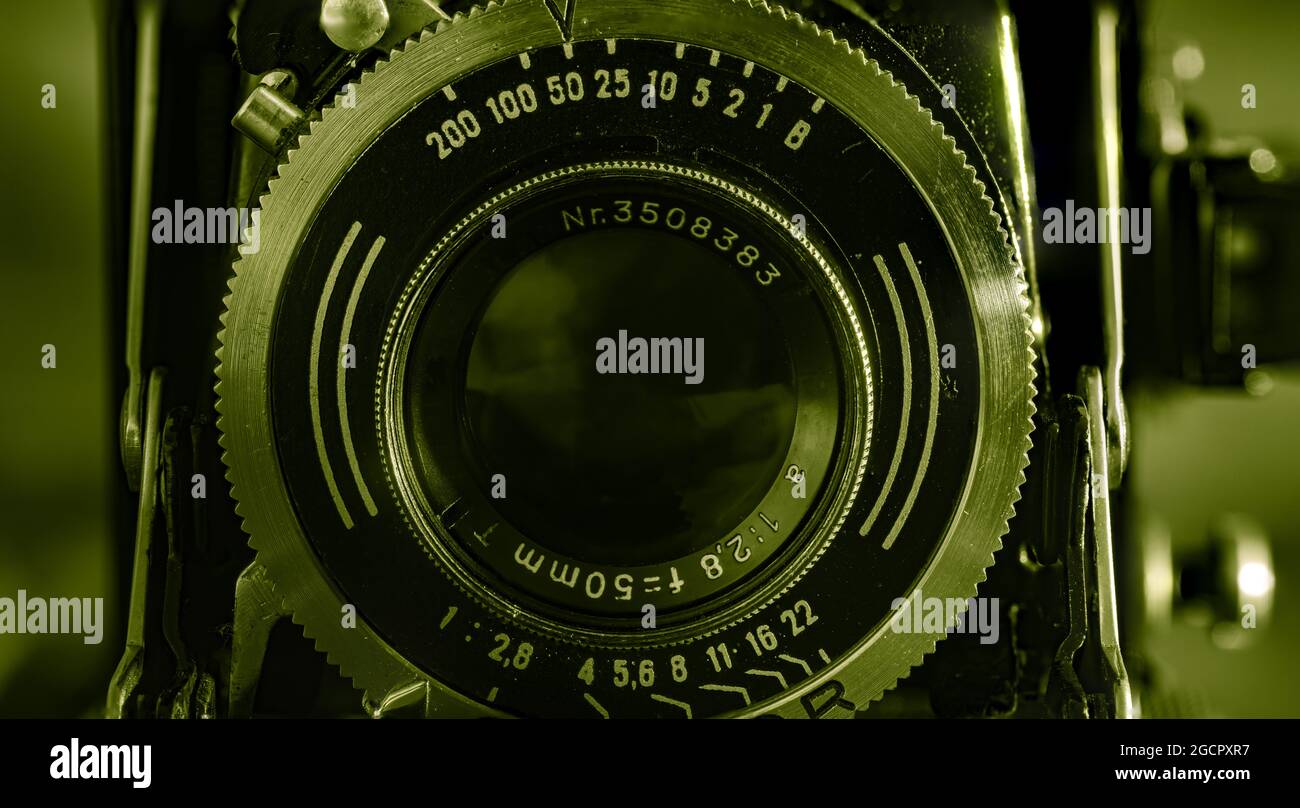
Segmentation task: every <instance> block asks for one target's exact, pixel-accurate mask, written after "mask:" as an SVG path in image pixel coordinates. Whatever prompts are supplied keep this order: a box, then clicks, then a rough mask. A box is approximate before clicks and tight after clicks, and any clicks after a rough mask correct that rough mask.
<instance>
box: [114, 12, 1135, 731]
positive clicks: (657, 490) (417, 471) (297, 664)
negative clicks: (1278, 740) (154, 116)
mask: <svg viewBox="0 0 1300 808" xmlns="http://www.w3.org/2000/svg"><path fill="white" fill-rule="evenodd" d="M948 5H950V4H944V3H933V4H930V3H909V4H904V5H903V6H902V7H899V8H893V9H892V10H891V8H889V7H882V8H880V9H873V8H867V7H865V5H862V4H857V3H848V2H846V3H843V4H841V3H830V2H827V3H806V4H800V7H799V8H797V9H791V8H786V7H784V6H780V5H777V4H775V3H770V4H769V3H762V2H757V0H755V2H749V1H748V0H734V1H733V0H672V1H671V2H660V3H618V2H612V0H568V2H567V3H566V2H559V1H558V0H557V1H556V2H552V1H551V0H513V1H512V2H503V3H496V4H489V5H486V6H484V7H482V8H468V7H467V8H465V9H461V8H459V7H458V4H448V3H444V4H442V6H441V8H433V7H431V6H428V5H426V4H423V3H407V2H398V0H390V2H388V3H386V4H385V3H369V4H367V3H356V4H338V3H331V2H326V3H323V4H321V3H316V2H297V3H271V2H258V0H247V2H245V3H244V4H243V5H242V7H241V8H240V9H239V13H238V16H237V19H236V20H235V27H234V37H233V39H234V42H235V45H236V47H237V50H238V56H239V60H240V64H241V68H242V72H241V73H240V75H238V76H232V75H223V76H222V77H221V79H220V80H214V81H212V82H211V86H208V87H204V88H203V91H202V92H201V93H200V96H201V97H202V99H203V103H202V104H200V105H199V109H198V110H197V111H198V112H199V113H201V114H195V115H193V116H192V119H191V120H188V121H182V120H179V119H178V120H177V121H175V122H174V125H171V126H160V127H159V135H160V137H161V138H163V139H164V142H165V143H169V144H170V143H175V142H180V141H182V140H184V139H185V138H186V137H187V135H188V134H190V132H189V127H193V130H194V131H195V132H198V131H200V130H201V131H203V132H204V136H203V137H202V138H195V139H194V140H193V141H192V143H193V148H195V149H200V150H204V153H205V154H207V155H212V154H223V153H228V154H229V155H230V159H229V161H228V166H227V168H228V169H229V170H228V171H225V170H222V171H217V170H212V169H209V168H207V167H205V166H202V165H200V166H199V170H197V171H190V172H182V171H179V170H177V171H169V170H166V168H167V167H164V166H160V165H157V164H156V163H155V164H154V165H152V166H151V167H150V166H144V167H142V166H141V162H142V158H141V157H140V156H139V155H140V152H139V151H138V150H137V158H136V160H135V171H136V176H137V178H139V177H140V175H141V174H140V172H141V171H142V170H143V172H144V176H145V177H149V176H150V171H149V168H152V175H153V177H154V178H155V179H154V181H152V182H150V183H146V184H145V185H144V186H143V187H144V188H146V189H147V190H146V191H144V192H142V194H143V195H144V196H145V201H144V202H140V203H138V207H139V208H141V209H143V210H149V209H152V208H153V207H155V205H153V204H152V202H156V201H157V200H158V199H168V198H171V199H175V200H181V199H196V202H197V204H198V206H199V207H200V208H204V207H220V208H223V209H233V208H238V209H242V210H247V211H249V212H250V214H251V215H250V216H249V218H248V221H251V222H252V223H253V224H252V227H251V228H250V229H248V230H245V232H244V234H243V238H242V239H241V241H242V244H241V245H239V246H238V249H237V250H235V249H232V247H234V245H230V244H225V245H222V244H210V245H206V246H205V247H202V248H201V249H196V250H193V251H191V252H187V253H186V260H191V261H194V264H193V266H195V267H196V268H197V269H198V272H196V273H195V274H194V275H192V276H188V277H184V278H181V277H178V276H177V274H176V273H174V272H170V271H169V267H172V266H176V261H177V260H178V258H179V256H180V253H179V249H180V248H181V245H178V244H165V243H164V244H159V243H154V244H152V245H149V244H143V243H142V244H140V245H137V247H134V248H133V251H132V252H133V255H136V256H138V259H137V260H133V261H132V266H131V267H130V272H131V274H132V278H133V279H134V278H135V277H136V276H137V274H138V275H140V276H141V277H140V281H139V283H134V282H133V283H132V285H131V288H132V289H133V292H132V294H133V295H135V294H136V292H138V293H139V295H138V299H137V298H136V297H133V298H132V300H133V303H134V307H133V308H132V311H133V312H134V314H135V318H134V319H133V318H132V316H131V314H129V315H128V329H129V333H130V334H136V335H139V336H138V337H131V336H129V337H128V355H131V346H132V345H136V346H137V347H138V348H139V352H138V355H137V356H135V357H134V358H135V361H134V363H133V362H130V361H129V362H128V365H129V366H130V367H131V368H132V370H133V376H132V380H131V383H130V386H129V389H128V391H127V394H126V396H125V397H124V406H123V430H122V432H123V457H124V464H125V466H126V468H127V471H128V475H129V476H131V477H132V478H133V482H135V483H137V485H138V489H139V492H140V509H139V521H138V529H137V535H136V549H135V556H134V558H135V563H134V565H133V585H132V616H131V631H130V636H129V640H128V648H127V652H126V654H125V655H124V657H123V660H122V663H121V665H120V666H119V668H118V671H117V673H116V674H115V676H114V679H113V682H112V684H111V686H110V691H109V699H108V704H109V712H110V714H111V715H116V716H164V715H169V716H173V717H192V716H250V715H254V714H279V715H283V714H345V713H349V712H355V711H357V709H358V700H357V699H356V698H355V696H354V695H353V694H354V693H355V691H354V690H353V689H352V688H353V686H355V688H356V689H358V690H361V691H363V692H364V696H363V697H362V698H361V699H360V705H359V706H360V708H361V709H362V710H364V711H365V712H366V713H368V714H370V715H373V716H389V715H408V714H418V715H426V716H478V715H573V716H588V717H597V716H604V717H611V716H612V717H619V716H665V717H667V716H678V717H680V716H685V717H697V716H698V717H703V716H706V715H722V714H728V715H729V714H736V715H768V716H782V717H804V716H806V717H823V716H826V717H852V716H855V715H866V716H868V717H872V716H881V715H944V716H991V715H998V716H1011V715H1015V716H1048V715H1052V716H1080V717H1082V716H1093V717H1111V716H1121V717H1123V716H1129V715H1132V714H1133V713H1134V704H1133V697H1132V694H1131V692H1130V687H1129V683H1128V677H1127V673H1126V672H1125V668H1124V663H1123V660H1122V657H1121V655H1120V651H1119V641H1118V636H1119V635H1118V617H1117V615H1116V611H1115V610H1116V593H1115V589H1116V587H1115V576H1114V562H1113V558H1112V556H1113V552H1112V548H1111V536H1110V523H1111V518H1112V517H1111V512H1110V499H1111V491H1112V488H1117V487H1118V481H1119V478H1120V475H1121V474H1122V469H1123V465H1124V462H1125V458H1126V451H1127V449H1126V440H1127V438H1126V430H1125V426H1124V413H1123V405H1122V398H1121V397H1120V395H1119V391H1118V378H1119V376H1118V374H1119V363H1120V362H1121V361H1122V353H1121V352H1118V351H1117V350H1116V349H1115V348H1114V346H1115V345H1117V344H1119V336H1120V334H1119V333H1118V332H1119V331H1120V329H1121V326H1120V324H1119V323H1120V320H1119V317H1118V314H1117V306H1118V294H1119V293H1118V288H1117V280H1116V279H1117V277H1118V274H1117V273H1118V268H1117V267H1116V266H1114V265H1113V264H1112V263H1108V262H1113V261H1114V260H1115V259H1114V256H1113V255H1111V257H1110V258H1106V259H1104V260H1103V261H1101V271H1100V272H1098V274H1097V279H1098V286H1099V287H1100V288H1101V295H1100V301H1099V304H1098V306H1097V307H1096V310H1095V311H1093V315H1094V318H1093V323H1094V324H1095V329H1094V330H1093V332H1092V333H1087V334H1081V333H1071V334H1070V335H1069V337H1068V341H1070V342H1072V343H1074V342H1077V343H1083V344H1093V343H1096V342H1101V343H1104V344H1105V345H1107V346H1110V347H1109V348H1108V349H1103V350H1102V351H1100V352H1095V353H1096V355H1098V356H1100V357H1101V358H1102V359H1104V367H1097V366H1093V365H1091V364H1089V363H1087V362H1080V361H1071V359H1070V357H1071V354H1072V352H1070V351H1067V352H1065V356H1066V357H1067V358H1066V361H1065V362H1062V364H1061V366H1058V367H1057V368H1056V374H1057V377H1056V379H1055V388H1056V390H1055V391H1054V389H1053V388H1054V385H1053V384H1052V381H1053V379H1052V378H1051V377H1049V376H1048V369H1047V362H1046V357H1047V356H1048V355H1049V354H1048V353H1047V345H1046V332H1047V328H1046V327H1045V325H1044V323H1045V322H1046V317H1045V314H1044V308H1045V306H1044V302H1043V301H1040V299H1039V287H1038V282H1037V278H1036V273H1035V266H1036V264H1035V250H1034V244H1035V243H1036V241H1037V233H1036V225H1035V221H1036V219H1035V211H1036V209H1037V207H1036V202H1035V199H1034V185H1033V169H1032V161H1031V159H1030V155H1029V153H1028V146H1027V143H1028V138H1027V127H1028V123H1027V120H1026V115H1025V111H1024V90H1023V86H1022V76H1021V75H1020V68H1019V66H1018V62H1017V55H1016V54H1017V43H1016V31H1015V26H1014V20H1013V18H1012V17H1011V15H1010V14H1009V13H1008V12H1007V11H1006V9H1005V8H1004V7H1003V6H1002V5H1001V4H999V3H993V2H990V3H970V4H962V6H961V8H960V9H959V10H954V9H951V8H948V7H947V6H948ZM378 9H382V10H383V12H384V13H383V14H382V15H380V14H379V13H378ZM362 11H366V13H362ZM151 13H153V14H155V15H156V16H153V17H150V16H149V14H151ZM169 13H170V11H169ZM141 15H142V16H141V19H139V20H138V21H137V22H138V31H139V34H138V37H139V39H138V41H137V43H136V44H137V48H139V49H140V52H141V53H146V54H147V53H149V52H151V51H149V48H150V43H151V42H152V43H154V45H155V46H158V45H159V43H167V42H170V43H172V44H171V45H169V46H168V49H164V50H163V53H164V57H163V58H162V61H161V63H162V64H166V59H167V58H168V57H167V55H166V54H168V53H171V52H172V51H170V50H169V48H174V47H175V43H185V42H189V41H202V42H203V43H205V44H204V46H203V48H204V50H202V51H201V55H203V56H204V58H199V59H198V60H197V63H198V64H200V65H202V64H208V63H210V62H212V63H215V59H216V55H217V54H220V52H221V49H222V47H224V46H225V44H226V43H224V42H216V43H211V42H209V40H208V39H207V38H206V35H207V34H209V33H210V32H211V28H212V25H213V19H212V18H211V16H210V15H207V16H205V15H204V13H202V12H195V11H193V10H186V11H184V12H180V13H179V14H178V15H177V16H176V17H166V16H164V15H163V13H162V11H161V10H159V9H157V8H153V7H149V6H145V7H143V11H142V12H141ZM380 23H382V24H380ZM1096 25H1097V26H1098V28H1097V30H1099V31H1100V32H1101V34H1100V35H1098V36H1097V37H1096V39H1097V42H1098V43H1100V44H1099V45H1098V46H1097V47H1098V48H1101V49H1102V52H1101V53H1100V55H1099V60H1100V61H1101V62H1104V61H1105V58H1106V57H1107V53H1106V52H1105V47H1106V45H1105V43H1106V42H1107V41H1108V40H1107V37H1106V35H1105V34H1106V31H1107V30H1108V29H1107V26H1111V28H1110V29H1109V30H1110V33H1111V35H1112V37H1113V33H1114V31H1113V27H1114V26H1115V25H1116V19H1115V18H1114V16H1113V14H1112V15H1111V16H1109V17H1108V16H1107V15H1106V13H1102V14H1100V15H1099V17H1098V19H1097V20H1096ZM169 26H170V27H169ZM171 27H174V28H176V29H177V30H176V31H172V30H171ZM268 32H271V33H268ZM169 34H170V36H169ZM1112 44H1113V42H1112ZM155 55H156V54H155ZM191 55H192V53H191ZM206 55H212V59H211V60H208V59H206ZM1110 55H1111V56H1113V55H1114V54H1113V53H1111V54H1110ZM150 75H151V74H150V71H149V69H148V65H147V59H143V58H142V59H141V66H140V67H139V68H138V69H137V74H136V81H137V99H138V98H141V97H145V96H146V95H147V93H141V92H140V86H139V85H140V82H141V81H145V82H146V83H147V82H148V79H149V76H150ZM152 75H153V77H154V79H157V78H158V77H159V76H162V77H164V78H165V77H167V76H168V75H171V74H169V73H168V72H167V71H165V70H161V71H157V72H155V73H153V74H152ZM209 78H211V75H209ZM160 86H161V88H162V89H161V93H162V95H161V100H160V103H159V107H158V108H159V109H178V108H179V109H182V110H184V109H186V108H185V107H177V106H175V105H169V104H165V103H163V101H165V100H166V99H168V98H170V97H171V95H170V94H171V93H173V92H178V89H177V88H176V87H174V86H169V85H168V83H167V82H166V81H163V82H161V85H160ZM241 96H242V97H243V99H244V100H243V103H242V104H237V103H235V102H236V101H238V99H239V98H240V97H241ZM1096 98H1097V104H1098V110H1099V112H1098V115H1097V118H1098V133H1097V142H1098V143H1099V144H1101V145H1100V146H1099V159H1100V160H1101V162H1102V163H1103V164H1104V165H1107V166H1108V168H1113V169H1114V170H1115V171H1118V163H1117V162H1116V163H1114V164H1113V165H1112V164H1110V163H1107V161H1117V160H1118V155H1117V153H1113V152H1115V151H1117V150H1116V149H1109V148H1108V147H1107V146H1106V144H1107V143H1108V142H1109V140H1108V138H1111V137H1112V136H1114V135H1115V132H1114V131H1111V129H1110V128H1109V127H1112V126H1116V125H1117V124H1115V122H1114V121H1113V120H1112V118H1111V117H1109V116H1107V115H1106V114H1105V113H1106V111H1107V110H1108V109H1109V107H1108V106H1107V104H1108V103H1111V104H1113V103H1115V102H1114V98H1112V97H1110V96H1109V95H1108V93H1107V91H1106V86H1105V84H1104V82H1103V83H1102V84H1101V86H1100V87H1099V88H1097V89H1096ZM1108 99H1109V100H1108ZM223 106H225V107H228V108H230V109H234V108H236V107H238V112H236V114H235V117H234V121H233V123H234V127H235V128H236V129H238V130H239V132H241V133H242V135H243V136H242V137H239V136H233V135H231V134H229V132H227V133H226V134H225V135H224V136H218V135H214V134H213V132H212V127H211V117H212V116H211V115H210V114H207V112H209V111H210V110H211V109H220V108H221V107H223ZM162 123H168V121H166V120H164V121H162ZM168 130H170V132H171V134H170V135H167V134H165V133H166V132H167V131H168ZM223 137H224V139H223ZM173 139H174V140H173ZM155 154H160V155H170V156H171V157H172V159H176V160H178V161H179V162H181V163H184V162H185V159H184V157H183V154H182V153H181V152H179V151H174V152H169V151H168V150H167V149H165V148H160V149H157V150H156V151H155ZM173 167H174V166H173ZM137 185H139V184H138V183H137ZM1112 192H1113V193H1117V189H1115V188H1108V186H1107V185H1106V183H1104V182H1103V183H1102V193H1103V196H1105V194H1109V193H1112ZM1103 201H1104V200H1103ZM204 202H206V203H208V204H206V205H205V204H203V203H204ZM254 229H255V231H256V232H253V231H254ZM235 252H238V255H233V253H235ZM195 255H198V256H199V257H198V259H197V260H195V259H194V258H193V256H195ZM232 258H233V259H234V266H235V269H234V277H233V279H232V280H230V282H229V289H228V290H226V289H223V288H220V287H223V286H224V285H225V283H226V281H227V279H228V276H229V274H230V273H229V261H230V259H232ZM146 266H147V270H148V271H147V272H146ZM146 300H147V301H148V303H147V305H146V304H145V302H144V301H146ZM1045 302H1046V303H1048V304H1050V301H1045ZM1064 305H1065V306H1066V307H1069V305H1070V304H1069V303H1066V304H1064ZM1048 308H1050V306H1048ZM145 312H148V313H149V314H148V315H146V314H145ZM209 315H211V316H209ZM1074 316H1076V317H1077V316H1078V315H1077V312H1076V313H1075V315H1074ZM1084 319H1086V318H1084ZM218 323H219V326H218ZM146 335H147V337H146ZM1098 336H1100V337H1101V339H1098ZM214 340H215V342H214ZM593 360H594V361H593ZM1099 364H1102V363H1099ZM145 368H149V369H150V373H149V374H148V376H147V378H146V374H145V373H144V369H145ZM1062 372H1065V373H1070V374H1071V378H1070V379H1068V381H1067V383H1065V384H1063V383H1062V381H1061V379H1060V373H1062ZM214 378H215V379H216V382H215V386H214V385H213V384H212V382H213V379H214ZM1063 390H1068V391H1071V392H1059V391H1063ZM226 482H228V483H229V484H230V485H229V487H227V485H226ZM245 534H248V536H251V544H252V550H250V549H249V548H248V547H247V546H245V543H244V536H245ZM294 624H300V625H301V626H302V628H303V630H305V632H306V635H307V637H308V638H309V639H303V638H302V637H301V636H297V631H298V629H297V627H296V626H295V625H294ZM940 640H942V642H940ZM320 652H323V654H322V653H320ZM326 655H327V657H328V661H329V662H330V663H332V664H326ZM923 660H924V664H921V663H922V662H923ZM918 665H920V667H916V666H918ZM334 666H337V670H336V668H335V667H334ZM338 673H341V674H342V675H343V676H344V677H347V679H350V680H351V683H352V684H351V685H349V684H348V682H346V681H343V680H342V679H340V677H339V676H338ZM909 673H910V675H909ZM903 677H905V678H903ZM900 678H902V680H901V682H900ZM957 682H960V685H959V686H958V685H957V684H955V683H957ZM868 708H869V709H868Z"/></svg>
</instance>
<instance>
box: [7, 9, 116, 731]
mask: <svg viewBox="0 0 1300 808" xmlns="http://www.w3.org/2000/svg"><path fill="white" fill-rule="evenodd" d="M5 18H6V25H7V26H8V27H9V30H10V31H12V32H14V34H15V35H14V36H13V38H12V41H11V43H10V47H9V48H8V49H7V53H6V54H5V57H4V58H5V70H4V75H3V77H0V98H3V102H2V103H3V108H4V126H3V127H2V128H0V138H3V142H2V149H3V154H4V160H3V161H0V166H2V167H0V171H3V172H4V174H3V184H2V185H0V187H3V189H4V192H3V193H4V198H3V200H2V201H0V206H2V207H0V210H3V213H4V215H3V217H0V227H3V243H4V244H5V247H6V249H5V250H4V252H3V254H2V255H0V277H3V279H4V292H3V294H0V345H3V350H0V389H3V390H4V395H3V396H0V425H2V426H0V593H3V595H0V596H3V597H8V598H15V597H16V595H17V591H18V590H19V589H25V590H26V591H27V592H28V593H29V594H30V595H32V596H41V597H102V598H104V621H105V623H106V625H105V631H104V635H103V641H102V642H101V643H100V644H98V645H86V644H85V643H84V642H83V640H82V637H81V636H80V635H28V634H23V635H17V634H5V635H0V715H5V716H16V715H19V716H40V715H81V714H87V713H91V712H94V711H102V709H103V702H104V696H105V692H106V689H105V685H106V682H107V681H108V676H109V674H110V673H111V672H112V667H113V665H115V664H116V662H117V658H118V657H119V656H120V655H121V651H122V641H123V630H122V624H123V623H124V615H123V613H122V611H121V604H122V601H123V599H122V597H120V594H121V591H122V590H121V589H120V587H121V584H122V581H121V576H122V572H121V570H120V569H119V564H118V560H119V558H120V557H121V546H122V544H123V543H126V542H127V541H128V539H127V537H128V536H130V535H131V534H130V531H129V529H126V526H125V525H123V523H122V514H123V512H124V508H123V507H122V505H123V502H124V501H123V500H122V499H121V497H122V496H123V495H124V494H123V492H124V490H125V488H124V485H123V484H122V482H121V480H122V473H121V466H120V464H119V462H118V451H117V412H118V407H119V403H120V392H119V391H120V386H119V384H120V375H121V371H120V368H121V350H120V348H117V349H116V350H115V349H114V348H115V346H120V339H121V338H120V336H119V333H120V331H121V328H120V327H119V323H120V315H119V314H118V313H117V312H118V310H119V308H120V306H119V305H118V302H119V301H120V300H121V299H122V295H121V293H120V291H118V290H115V289H114V288H113V282H112V275H111V273H110V272H109V271H108V267H109V250H110V237H109V233H108V232H107V230H108V224H107V221H106V217H105V211H106V210H107V206H108V205H110V204H122V202H121V200H110V199H109V196H108V187H107V180H108V174H107V171H108V163H107V160H108V156H109V155H108V143H107V138H106V137H105V132H106V127H107V123H108V116H109V113H110V111H109V109H108V108H107V99H106V98H105V88H106V83H105V80H104V73H105V71H104V64H105V61H104V60H105V52H104V40H105V32H104V30H103V27H104V20H103V14H102V9H101V8H100V7H99V5H98V4H97V3H94V2H92V0H51V2H48V3H10V4H7V5H6V7H5ZM47 84H49V85H54V88H55V95H54V103H55V106H54V107H53V108H46V107H44V106H42V99H43V98H44V97H45V96H46V93H45V92H44V91H43V89H42V88H43V87H44V86H45V85H47ZM45 345H53V346H54V348H55V354H54V358H55V362H56V364H55V367H54V368H50V369H46V368H43V367H42V364H41V359H42V356H43V346H45Z"/></svg>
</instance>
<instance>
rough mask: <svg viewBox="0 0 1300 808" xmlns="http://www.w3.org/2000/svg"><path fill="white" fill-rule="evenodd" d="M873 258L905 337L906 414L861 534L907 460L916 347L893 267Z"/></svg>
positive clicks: (900, 329) (860, 533) (875, 514)
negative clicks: (911, 341)
mask: <svg viewBox="0 0 1300 808" xmlns="http://www.w3.org/2000/svg"><path fill="white" fill-rule="evenodd" d="M872 260H873V261H875V263H876V269H877V270H879V272H880V279H881V280H882V281H884V282H885V291H886V292H887V293H888V294H889V305H890V306H891V307H892V308H893V310H894V319H895V320H897V321H898V332H899V334H900V335H901V336H902V339H901V340H900V341H899V342H900V344H901V345H902V353H903V416H902V418H901V422H900V424H899V428H898V443H897V444H896V445H895V446H894V457H893V459H892V460H890V461H889V471H888V473H886V474H885V481H884V483H883V484H881V486H880V492H881V493H880V496H878V497H876V504H875V505H873V506H871V513H869V514H867V520H866V521H865V522H863V523H862V527H860V528H858V535H859V536H865V535H867V533H868V531H870V530H871V526H872V525H874V524H875V522H876V517H877V516H879V515H880V509H881V508H882V507H884V504H885V500H886V499H888V495H889V491H890V489H891V488H893V487H894V477H896V476H897V475H898V466H899V464H900V463H901V462H902V461H903V447H904V445H906V443H907V424H908V420H909V419H910V418H911V411H912V349H911V347H910V346H909V345H908V340H907V320H906V318H904V316H903V304H902V303H901V302H900V301H899V299H898V290H897V289H895V288H894V280H893V278H890V277H889V268H888V267H887V266H885V259H884V258H883V257H881V256H879V255H877V256H875V257H874V258H873V259H872ZM885 547H886V549H888V547H889V544H885Z"/></svg>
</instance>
